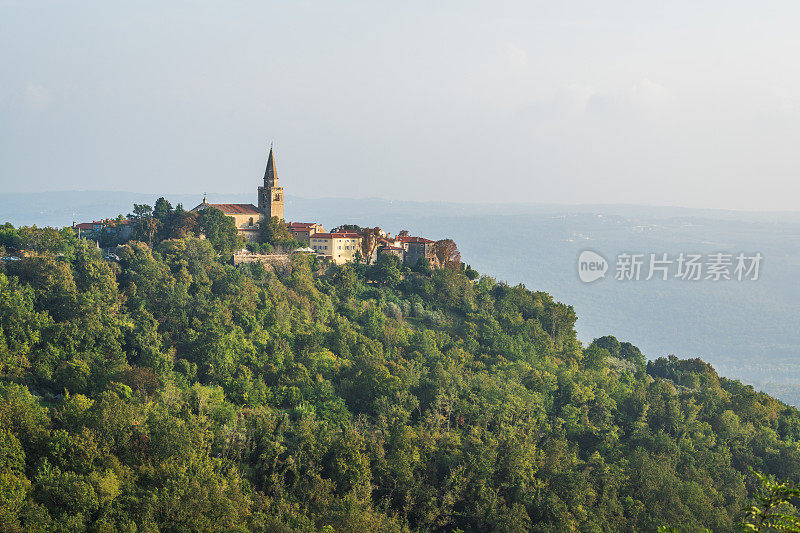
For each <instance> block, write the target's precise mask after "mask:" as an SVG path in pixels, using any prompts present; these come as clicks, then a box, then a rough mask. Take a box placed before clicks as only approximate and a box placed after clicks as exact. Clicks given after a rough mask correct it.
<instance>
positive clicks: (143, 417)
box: [0, 204, 800, 532]
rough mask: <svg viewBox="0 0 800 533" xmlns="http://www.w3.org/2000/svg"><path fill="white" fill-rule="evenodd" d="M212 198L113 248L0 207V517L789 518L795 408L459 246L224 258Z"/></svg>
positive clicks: (275, 524)
mask: <svg viewBox="0 0 800 533" xmlns="http://www.w3.org/2000/svg"><path fill="white" fill-rule="evenodd" d="M167 207H168V206H166V205H164V204H161V207H158V208H157V209H156V212H155V213H153V212H152V211H151V214H152V216H153V218H154V219H156V220H159V221H161V219H160V218H158V217H164V219H165V220H167V219H169V218H170V217H174V216H175V215H176V213H177V212H178V209H177V208H176V209H174V210H172V212H171V214H170V209H168V208H167ZM215 211H216V210H213V209H209V210H206V211H204V212H203V214H201V215H200V217H199V221H198V222H199V224H201V226H203V228H204V230H205V229H208V232H207V233H206V236H207V238H206V239H198V238H193V237H190V236H188V237H184V238H177V239H171V238H166V239H164V240H161V241H160V242H158V244H155V245H154V247H150V246H148V245H147V244H146V243H144V242H139V241H132V242H130V243H128V244H126V245H123V246H120V247H118V248H117V249H116V250H115V252H114V254H115V256H116V257H117V258H118V260H117V259H113V260H111V259H106V258H105V257H104V256H103V254H102V253H101V251H100V250H98V249H96V248H94V247H92V246H90V245H88V244H87V243H85V242H83V241H78V240H77V239H75V238H74V237H73V236H72V233H71V232H60V231H45V230H42V229H38V228H37V229H35V230H34V229H31V228H14V227H13V226H10V225H5V226H2V227H0V238H2V239H3V245H4V246H9V247H10V246H12V245H13V246H15V247H22V248H25V249H27V250H29V253H28V254H27V255H26V256H25V257H24V258H22V259H21V260H18V261H3V262H0V529H2V530H3V531H37V532H38V531H220V530H229V531H287V532H288V531H307V532H330V531H356V532H358V531H364V532H383V531H387V532H388V531H393V532H394V531H397V532H400V531H443V532H444V531H448V532H449V531H656V530H658V529H659V528H662V530H669V529H668V528H669V527H677V528H678V530H681V531H684V530H685V531H702V530H703V529H704V528H710V529H711V530H714V531H732V530H734V529H736V528H737V525H738V524H740V523H749V524H751V525H753V524H761V525H762V526H763V527H762V529H761V531H768V530H769V529H768V528H769V527H773V525H778V526H782V525H788V526H791V525H792V524H796V520H794V518H793V517H794V516H795V511H794V508H793V507H792V506H791V502H793V501H795V500H793V498H795V496H796V492H793V491H795V490H796V486H797V483H798V481H800V413H798V411H797V409H795V408H793V407H789V406H787V405H785V404H783V403H781V402H779V401H777V400H775V399H774V398H771V397H769V396H767V395H765V394H762V393H759V392H757V391H755V390H754V389H753V388H752V387H750V386H747V385H744V384H742V383H740V382H738V381H733V380H729V379H726V378H724V377H721V376H719V375H717V373H716V372H715V371H714V369H713V368H712V367H711V366H710V365H708V364H707V363H705V362H703V361H701V360H700V359H692V360H680V359H678V358H676V357H674V356H672V357H666V358H656V359H652V360H650V361H647V360H646V358H645V357H644V356H643V355H642V354H641V351H640V350H638V349H637V348H636V347H635V346H633V345H632V344H630V343H628V342H623V341H619V340H617V339H616V338H614V337H612V336H606V337H601V338H599V339H597V340H595V341H594V342H592V343H590V345H589V346H586V347H584V346H582V345H581V343H580V342H579V341H578V340H577V336H576V332H575V323H576V319H577V317H576V315H575V312H574V310H573V309H572V307H570V306H569V305H566V304H563V303H560V302H557V301H555V300H554V299H553V298H552V297H551V296H550V295H549V294H547V293H544V292H540V291H531V290H528V289H526V288H525V287H523V286H510V285H507V284H505V283H502V282H498V281H496V280H494V279H492V278H491V277H488V276H479V277H476V276H474V275H473V274H471V273H470V274H469V276H468V275H467V270H466V269H465V268H458V269H438V270H430V269H425V268H416V269H415V270H414V271H411V270H409V269H408V268H405V267H403V266H402V265H400V264H399V263H398V262H397V260H396V259H395V258H393V257H391V256H381V257H380V258H379V259H378V261H377V263H376V264H374V265H365V264H346V265H341V266H337V265H328V264H323V263H321V262H319V263H318V262H316V261H314V258H309V257H302V256H298V257H293V259H292V264H291V265H290V267H289V268H287V269H285V270H283V271H281V272H279V273H271V272H268V271H267V270H266V269H265V268H264V267H262V266H261V265H259V264H253V265H242V266H240V267H238V268H237V267H234V266H232V265H229V264H226V263H225V262H223V261H221V260H220V258H219V252H220V250H222V249H231V246H232V238H231V234H230V231H229V229H225V228H229V226H227V225H226V223H225V222H224V221H223V219H226V218H225V217H224V216H223V217H222V218H220V217H219V215H218V214H216V213H219V212H218V211H216V213H215ZM206 212H208V214H206ZM219 214H220V215H221V213H219ZM146 215H147V211H146V210H144V211H143V212H142V216H146ZM226 220H227V219H226ZM215 227H216V230H214V229H213V228H215ZM234 229H235V228H234ZM215 231H216V232H215ZM37 232H39V233H41V232H45V233H42V234H38V233H37ZM48 239H49V240H48ZM154 240H158V238H155V239H154ZM43 242H47V243H48V244H47V245H43V244H41V243H43ZM5 243H9V244H5ZM215 247H218V249H215ZM470 270H472V269H470ZM471 278H475V279H474V280H473V279H471ZM756 472H763V473H764V474H763V475H761V474H756ZM762 518H763V519H762ZM765 524H766V525H765ZM788 526H787V527H788ZM754 527H755V526H754ZM751 529H752V528H751ZM756 530H758V529H756Z"/></svg>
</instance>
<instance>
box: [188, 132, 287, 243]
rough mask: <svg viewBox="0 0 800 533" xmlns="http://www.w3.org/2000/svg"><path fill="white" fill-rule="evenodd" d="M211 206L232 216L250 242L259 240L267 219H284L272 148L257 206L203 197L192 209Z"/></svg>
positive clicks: (237, 227) (196, 211)
mask: <svg viewBox="0 0 800 533" xmlns="http://www.w3.org/2000/svg"><path fill="white" fill-rule="evenodd" d="M211 207H213V208H216V209H219V210H220V211H222V212H223V213H224V214H225V216H228V217H231V218H232V219H233V222H234V223H235V224H236V230H237V231H238V232H239V235H241V236H243V237H244V239H245V240H246V241H248V242H254V241H258V240H259V235H260V231H261V227H262V226H263V225H264V223H265V222H266V221H267V220H270V219H271V218H273V217H277V218H278V219H279V220H283V187H279V186H278V170H277V167H276V166H275V155H274V154H273V152H272V148H270V149H269V156H268V158H267V169H266V170H265V171H264V185H263V186H260V187H259V188H258V206H257V207H256V206H255V205H253V204H212V203H209V202H207V201H206V199H205V198H203V203H201V204H200V205H198V206H197V207H195V208H194V209H192V211H193V212H195V213H199V212H200V211H202V210H204V209H208V208H211Z"/></svg>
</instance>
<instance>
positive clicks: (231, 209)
mask: <svg viewBox="0 0 800 533" xmlns="http://www.w3.org/2000/svg"><path fill="white" fill-rule="evenodd" d="M201 205H202V204H201ZM205 205H206V206H207V207H216V208H217V209H219V210H220V211H222V212H223V213H225V214H226V215H258V214H260V211H259V210H258V208H257V207H256V206H254V205H253V204H211V203H206V204H205ZM197 207H200V206H197ZM197 207H196V208H195V209H197Z"/></svg>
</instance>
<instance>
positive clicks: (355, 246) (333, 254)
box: [309, 232, 361, 265]
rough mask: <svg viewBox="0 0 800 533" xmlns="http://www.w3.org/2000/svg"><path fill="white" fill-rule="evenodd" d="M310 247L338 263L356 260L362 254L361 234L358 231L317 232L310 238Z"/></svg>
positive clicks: (319, 254)
mask: <svg viewBox="0 0 800 533" xmlns="http://www.w3.org/2000/svg"><path fill="white" fill-rule="evenodd" d="M309 245H310V247H311V248H312V249H313V250H314V251H315V252H316V254H317V255H318V256H320V257H324V258H327V259H329V260H330V261H332V262H333V263H335V264H337V265H341V264H343V263H347V262H348V261H354V260H355V258H356V255H360V254H361V235H359V234H358V233H348V232H341V233H315V234H314V235H312V236H311V238H310V243H309Z"/></svg>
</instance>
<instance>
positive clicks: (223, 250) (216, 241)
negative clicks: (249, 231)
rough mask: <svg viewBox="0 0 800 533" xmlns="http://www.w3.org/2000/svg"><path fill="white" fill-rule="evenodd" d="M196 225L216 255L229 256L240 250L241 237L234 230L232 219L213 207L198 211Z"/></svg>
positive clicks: (234, 225)
mask: <svg viewBox="0 0 800 533" xmlns="http://www.w3.org/2000/svg"><path fill="white" fill-rule="evenodd" d="M197 223H198V225H199V227H200V230H201V232H202V233H203V235H205V236H206V239H208V241H209V242H210V243H211V244H212V245H213V246H214V249H215V250H217V252H218V253H220V254H223V255H229V254H230V253H231V252H234V251H235V250H239V249H241V248H242V245H243V244H244V243H243V241H242V237H241V236H240V235H239V233H238V231H237V230H236V224H235V223H234V222H233V219H232V218H230V217H227V216H225V214H224V213H223V212H222V211H220V210H219V209H217V208H215V207H209V208H206V209H203V210H202V211H200V215H199V216H198V217H197Z"/></svg>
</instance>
